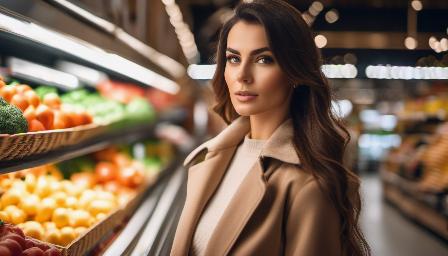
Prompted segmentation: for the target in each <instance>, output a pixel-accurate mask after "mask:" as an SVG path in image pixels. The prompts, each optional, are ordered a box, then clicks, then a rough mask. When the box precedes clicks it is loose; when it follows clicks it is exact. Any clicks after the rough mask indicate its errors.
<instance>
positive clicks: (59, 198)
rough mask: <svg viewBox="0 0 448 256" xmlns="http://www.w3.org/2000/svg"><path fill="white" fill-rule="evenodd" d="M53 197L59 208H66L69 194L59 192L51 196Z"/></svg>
mask: <svg viewBox="0 0 448 256" xmlns="http://www.w3.org/2000/svg"><path fill="white" fill-rule="evenodd" d="M51 197H52V198H53V199H54V200H55V202H56V206H58V207H64V206H65V201H66V197H67V194H66V193H65V192H62V191H57V192H55V193H54V194H52V195H51Z"/></svg>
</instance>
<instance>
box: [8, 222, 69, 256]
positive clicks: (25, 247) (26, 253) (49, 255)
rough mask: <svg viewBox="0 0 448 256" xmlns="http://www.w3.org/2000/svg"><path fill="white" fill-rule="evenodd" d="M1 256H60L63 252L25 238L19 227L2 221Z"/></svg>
mask: <svg viewBox="0 0 448 256" xmlns="http://www.w3.org/2000/svg"><path fill="white" fill-rule="evenodd" d="M0 255H2V256H16V255H22V256H59V255H61V251H60V250H59V249H57V248H55V247H53V246H50V245H48V244H45V243H41V242H39V241H38V240H35V239H32V238H30V237H29V236H25V234H24V233H23V231H22V230H21V229H20V228H18V227H15V226H13V225H11V224H7V223H4V222H2V221H0Z"/></svg>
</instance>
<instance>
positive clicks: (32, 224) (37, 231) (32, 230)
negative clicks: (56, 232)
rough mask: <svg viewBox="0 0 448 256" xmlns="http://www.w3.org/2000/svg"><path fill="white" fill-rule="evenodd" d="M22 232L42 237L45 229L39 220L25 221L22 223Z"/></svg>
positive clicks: (37, 237) (38, 237)
mask: <svg viewBox="0 0 448 256" xmlns="http://www.w3.org/2000/svg"><path fill="white" fill-rule="evenodd" d="M23 233H24V234H25V235H27V236H31V237H34V238H36V239H42V237H43V236H44V234H45V230H44V228H43V227H42V225H41V224H40V223H39V222H36V221H27V222H25V223H23Z"/></svg>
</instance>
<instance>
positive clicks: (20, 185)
mask: <svg viewBox="0 0 448 256" xmlns="http://www.w3.org/2000/svg"><path fill="white" fill-rule="evenodd" d="M10 189H11V190H13V189H16V190H18V191H19V192H27V189H26V184H25V182H23V180H14V181H13V182H12V184H11V188H10Z"/></svg>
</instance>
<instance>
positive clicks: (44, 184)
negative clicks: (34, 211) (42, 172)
mask: <svg viewBox="0 0 448 256" xmlns="http://www.w3.org/2000/svg"><path fill="white" fill-rule="evenodd" d="M34 193H35V194H37V195H38V196H39V197H41V198H44V197H47V196H48V195H50V194H51V187H50V183H49V181H48V180H47V179H46V178H45V177H44V176H40V177H39V178H38V179H37V184H36V188H35V191H34Z"/></svg>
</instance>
